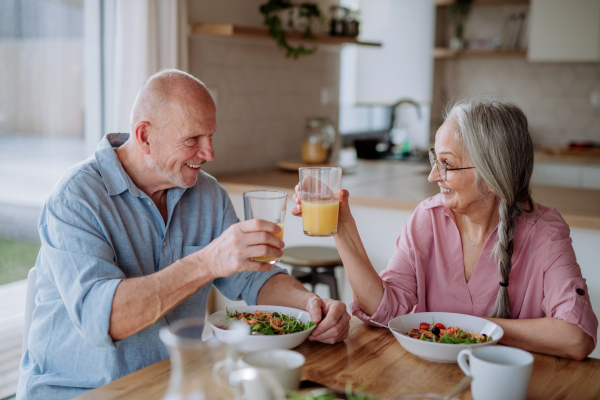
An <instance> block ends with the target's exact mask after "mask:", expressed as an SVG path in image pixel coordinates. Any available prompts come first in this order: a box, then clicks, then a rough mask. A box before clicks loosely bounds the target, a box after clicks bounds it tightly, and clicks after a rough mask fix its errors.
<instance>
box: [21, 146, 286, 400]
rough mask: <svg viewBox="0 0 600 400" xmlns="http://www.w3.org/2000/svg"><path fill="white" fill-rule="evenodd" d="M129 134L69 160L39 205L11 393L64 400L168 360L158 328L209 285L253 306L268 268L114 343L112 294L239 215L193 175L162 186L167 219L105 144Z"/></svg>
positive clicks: (202, 307)
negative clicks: (24, 327)
mask: <svg viewBox="0 0 600 400" xmlns="http://www.w3.org/2000/svg"><path fill="white" fill-rule="evenodd" d="M128 137H129V135H128V134H109V135H107V136H106V137H104V139H103V140H102V141H101V142H100V144H99V146H98V147H97V149H96V151H95V153H94V155H92V156H91V157H90V158H88V159H87V160H85V161H83V162H81V163H79V164H77V165H75V166H73V167H72V168H71V169H70V170H69V171H68V172H67V173H66V174H65V175H64V176H63V177H62V178H61V179H60V181H59V182H58V184H57V185H56V186H55V187H54V189H53V191H52V193H51V194H50V197H49V198H48V200H47V201H46V204H45V205H44V209H43V210H42V214H41V218H40V224H39V231H40V236H41V240H42V247H41V250H40V253H39V255H38V258H37V262H36V264H35V268H36V270H37V274H38V275H37V282H36V285H37V288H38V294H37V296H36V299H35V304H36V305H35V310H34V312H33V320H32V323H31V330H30V332H29V347H28V349H27V351H26V352H25V354H24V355H23V359H22V361H21V367H20V376H19V386H18V390H17V399H29V400H34V399H43V400H51V399H68V398H72V397H74V396H77V395H79V394H81V393H83V392H85V391H87V390H90V389H93V388H96V387H98V386H101V385H104V384H107V383H109V382H111V381H113V380H115V379H117V378H119V377H121V376H123V375H126V374H129V373H131V372H134V371H137V370H138V369H140V368H143V367H146V366H148V365H150V364H153V363H155V362H157V361H160V360H162V359H164V358H166V357H168V353H167V349H166V348H165V346H164V345H163V344H162V342H161V341H160V339H159V337H158V330H159V329H160V328H161V327H163V326H168V325H169V324H170V323H172V322H173V321H176V320H178V319H181V318H187V317H199V316H200V317H201V316H204V314H205V311H206V303H207V301H208V294H209V292H210V288H211V286H212V285H214V286H215V287H216V288H217V289H218V290H219V291H220V292H221V293H223V294H224V295H225V296H227V297H228V298H230V299H232V300H242V299H243V300H245V301H246V302H247V303H248V304H256V298H257V296H258V291H259V290H260V288H261V287H262V285H263V284H264V283H265V282H266V281H267V280H268V279H269V278H270V277H271V276H273V275H274V274H277V273H280V272H284V270H283V269H275V270H273V271H271V272H259V273H250V272H246V273H240V274H236V275H233V276H231V277H229V278H219V279H215V280H214V281H213V282H212V284H208V285H206V286H204V287H203V288H201V289H200V290H198V292H196V293H195V294H194V295H192V296H191V297H189V298H188V299H187V300H185V301H184V302H183V303H181V304H180V305H179V306H177V307H175V308H174V309H173V311H171V312H169V313H168V314H167V315H166V316H165V317H164V318H161V319H160V320H159V321H158V322H157V323H156V324H154V325H152V326H151V327H149V328H146V329H144V330H143V331H141V332H139V333H136V334H135V335H132V336H130V337H128V338H126V339H123V340H119V341H113V340H112V339H111V337H110V336H109V335H108V326H109V320H110V313H111V307H112V301H113V296H114V293H115V290H116V288H117V286H118V285H119V283H120V282H121V281H122V280H123V279H126V278H132V277H137V276H144V275H150V274H152V273H154V272H156V271H159V270H161V269H164V268H168V266H169V265H171V264H172V263H173V262H175V261H177V260H178V259H180V258H182V257H185V256H187V255H189V254H191V253H193V252H195V251H198V250H200V249H202V248H203V247H204V246H206V245H207V244H209V243H210V242H211V241H212V240H213V239H215V238H217V237H218V236H219V235H220V234H221V233H222V232H223V231H224V230H225V229H227V228H228V227H229V226H230V225H232V224H234V223H236V222H238V218H237V216H236V214H235V211H234V209H233V206H232V204H231V201H230V199H229V197H228V195H227V192H226V191H225V189H223V188H222V187H221V186H220V185H219V184H218V183H217V181H216V180H215V179H214V178H213V177H211V176H210V175H208V174H205V173H204V172H200V173H199V175H198V180H197V182H196V184H195V185H194V186H193V187H191V188H189V189H182V188H173V189H169V190H168V199H167V208H168V220H167V223H166V225H165V222H164V220H163V217H162V216H161V214H160V212H159V210H158V208H157V207H156V206H155V205H154V202H153V201H152V200H151V199H150V198H149V197H148V196H147V195H146V194H145V193H144V192H142V191H141V190H140V189H138V188H137V187H136V186H135V185H134V184H133V182H132V181H131V179H130V178H129V176H128V175H127V174H126V173H125V170H124V169H123V167H122V165H121V163H120V162H119V159H118V158H117V155H116V153H115V151H114V149H113V148H115V147H119V146H120V145H122V144H123V143H124V142H125V141H126V140H127V139H128Z"/></svg>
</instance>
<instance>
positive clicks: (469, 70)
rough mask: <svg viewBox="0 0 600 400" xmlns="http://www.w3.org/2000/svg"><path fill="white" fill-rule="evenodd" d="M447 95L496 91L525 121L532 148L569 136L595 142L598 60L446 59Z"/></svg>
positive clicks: (599, 126) (599, 132) (599, 133)
mask: <svg viewBox="0 0 600 400" xmlns="http://www.w3.org/2000/svg"><path fill="white" fill-rule="evenodd" d="M445 63H446V69H445V76H444V80H445V84H446V89H445V90H446V97H447V98H448V99H452V98H459V97H462V96H471V95H475V94H478V93H482V92H483V93H498V94H500V95H503V96H504V97H505V98H508V99H510V100H512V101H514V102H515V103H517V104H518V105H519V106H521V107H522V109H523V111H524V112H525V114H526V115H527V117H528V119H529V125H530V132H531V135H532V137H533V140H534V143H535V144H536V145H537V146H540V145H545V144H559V145H562V144H566V143H567V142H569V141H571V140H595V141H600V108H593V107H592V106H591V104H590V96H591V93H592V91H594V90H600V63H589V64H586V63H548V64H547V63H530V62H528V61H527V60H525V59H524V58H493V57H491V58H466V57H465V58H459V59H456V60H449V61H445Z"/></svg>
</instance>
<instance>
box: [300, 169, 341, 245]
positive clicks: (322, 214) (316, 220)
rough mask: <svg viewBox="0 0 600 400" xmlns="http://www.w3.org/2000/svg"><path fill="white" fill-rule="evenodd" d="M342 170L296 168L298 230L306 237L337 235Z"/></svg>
mask: <svg viewBox="0 0 600 400" xmlns="http://www.w3.org/2000/svg"><path fill="white" fill-rule="evenodd" d="M341 181H342V169H341V168H339V167H334V168H321V167H311V168H300V185H301V186H300V188H301V199H302V201H301V204H302V229H303V230H304V234H305V235H306V236H321V237H323V236H333V235H335V234H336V232H337V222H338V211H339V205H340V200H339V198H338V191H339V190H340V183H341Z"/></svg>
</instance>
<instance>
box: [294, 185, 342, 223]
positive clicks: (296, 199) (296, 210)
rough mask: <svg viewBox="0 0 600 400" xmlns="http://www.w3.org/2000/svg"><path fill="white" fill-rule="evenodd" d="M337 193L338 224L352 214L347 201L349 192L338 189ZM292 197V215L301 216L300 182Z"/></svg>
mask: <svg viewBox="0 0 600 400" xmlns="http://www.w3.org/2000/svg"><path fill="white" fill-rule="evenodd" d="M337 194H338V198H339V199H340V208H339V213H338V224H339V223H340V222H346V221H347V220H348V219H350V218H351V217H352V214H351V212H350V204H349V201H348V200H349V198H350V193H349V192H348V191H347V190H346V189H340V190H339V191H338V193H337ZM292 199H293V200H294V203H296V205H295V206H294V208H292V215H294V216H296V217H301V216H302V193H301V189H300V184H297V185H296V187H295V188H294V195H293V196H292ZM338 229H339V226H338Z"/></svg>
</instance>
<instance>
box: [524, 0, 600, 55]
mask: <svg viewBox="0 0 600 400" xmlns="http://www.w3.org/2000/svg"><path fill="white" fill-rule="evenodd" d="M530 10H531V31H530V37H529V52H528V59H529V61H534V62H565V61H567V62H568V61H571V62H577V61H579V62H585V61H588V62H589V61H600V0H532V1H531V8H530Z"/></svg>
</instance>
